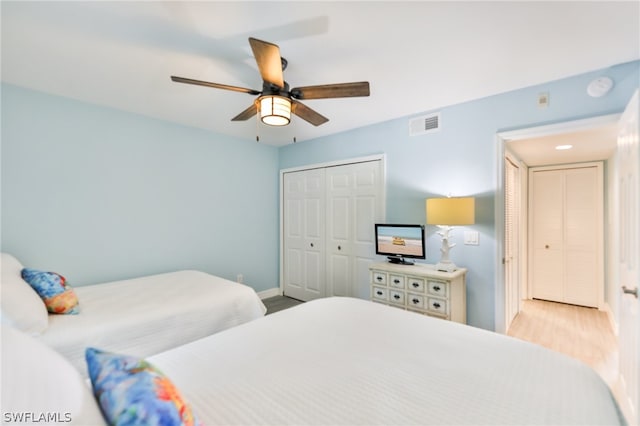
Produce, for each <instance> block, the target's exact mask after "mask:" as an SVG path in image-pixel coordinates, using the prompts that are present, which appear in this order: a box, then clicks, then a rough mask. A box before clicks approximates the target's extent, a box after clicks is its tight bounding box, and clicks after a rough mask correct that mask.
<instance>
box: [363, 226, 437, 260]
mask: <svg viewBox="0 0 640 426" xmlns="http://www.w3.org/2000/svg"><path fill="white" fill-rule="evenodd" d="M375 232H376V254H379V255H382V256H387V258H388V259H389V262H391V263H400V264H403V265H413V262H412V261H410V260H407V258H409V259H424V258H425V243H424V226H422V225H396V224H389V223H376V224H375Z"/></svg>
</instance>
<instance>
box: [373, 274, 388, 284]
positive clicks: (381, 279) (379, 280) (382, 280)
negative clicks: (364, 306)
mask: <svg viewBox="0 0 640 426" xmlns="http://www.w3.org/2000/svg"><path fill="white" fill-rule="evenodd" d="M371 282H372V283H373V284H380V285H387V274H386V273H385V272H380V271H373V272H372V273H371Z"/></svg>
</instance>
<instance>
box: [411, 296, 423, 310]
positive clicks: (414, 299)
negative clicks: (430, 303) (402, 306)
mask: <svg viewBox="0 0 640 426" xmlns="http://www.w3.org/2000/svg"><path fill="white" fill-rule="evenodd" d="M407 307H409V308H420V309H422V308H424V296H423V295H422V294H413V293H407Z"/></svg>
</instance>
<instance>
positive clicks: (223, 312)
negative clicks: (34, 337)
mask: <svg viewBox="0 0 640 426" xmlns="http://www.w3.org/2000/svg"><path fill="white" fill-rule="evenodd" d="M74 290H75V292H76V294H77V296H78V300H79V301H80V313H79V314H78V315H49V326H48V328H47V329H46V331H45V332H44V333H43V334H42V335H40V336H38V338H39V339H40V340H41V341H43V342H44V343H46V344H47V345H49V346H51V347H53V348H54V349H55V350H56V351H58V352H59V353H61V354H62V355H63V356H64V357H66V358H67V359H69V360H70V361H71V363H72V364H73V365H74V366H75V367H76V368H77V369H78V370H79V371H80V372H81V373H82V374H83V375H84V376H85V377H86V376H87V369H86V364H85V360H84V351H85V348H86V347H88V346H94V347H99V348H101V349H104V350H110V351H113V352H121V353H127V354H132V355H137V356H141V357H147V356H149V355H153V354H157V353H159V352H162V351H165V350H167V349H170V348H173V347H176V346H179V345H182V344H184V343H187V342H191V341H193V340H196V339H199V338H201V337H205V336H208V335H210V334H213V333H216V332H219V331H221V330H225V329H228V328H230V327H233V326H236V325H239V324H243V323H246V322H247V321H251V320H254V319H256V318H259V317H262V316H263V315H264V313H265V312H266V308H265V306H264V304H263V303H262V301H261V300H260V298H259V297H258V295H257V294H256V292H255V291H254V290H253V289H252V288H250V287H248V286H246V285H243V284H238V283H235V282H233V281H229V280H226V279H223V278H220V277H216V276H214V275H210V274H207V273H204V272H200V271H191V270H188V271H178V272H171V273H166V274H159V275H152V276H146V277H142V278H136V279H130V280H123V281H114V282H111V283H105V284H98V285H91V286H84V287H75V288H74Z"/></svg>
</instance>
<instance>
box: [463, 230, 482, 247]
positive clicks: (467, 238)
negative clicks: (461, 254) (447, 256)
mask: <svg viewBox="0 0 640 426" xmlns="http://www.w3.org/2000/svg"><path fill="white" fill-rule="evenodd" d="M464 243H465V244H466V245H468V246H477V245H480V233H479V232H478V231H464Z"/></svg>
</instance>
